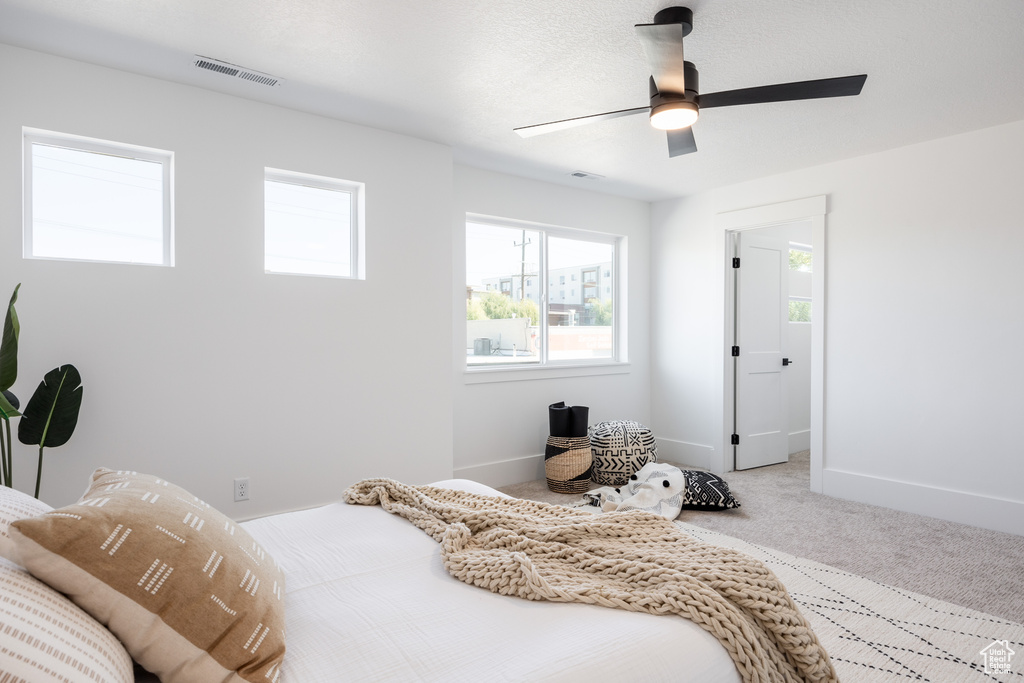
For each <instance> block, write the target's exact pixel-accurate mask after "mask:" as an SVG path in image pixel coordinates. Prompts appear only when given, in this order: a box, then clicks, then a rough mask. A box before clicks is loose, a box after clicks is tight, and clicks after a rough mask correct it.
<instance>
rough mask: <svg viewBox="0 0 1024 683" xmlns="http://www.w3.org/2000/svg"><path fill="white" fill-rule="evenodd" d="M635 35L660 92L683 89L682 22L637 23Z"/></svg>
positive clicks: (684, 84) (683, 90) (681, 91)
mask: <svg viewBox="0 0 1024 683" xmlns="http://www.w3.org/2000/svg"><path fill="white" fill-rule="evenodd" d="M634 28H636V37H637V38H639V39H640V44H641V45H643V48H644V54H645V55H647V64H648V65H649V66H650V69H651V77H652V78H654V84H655V85H656V86H657V88H658V92H660V93H677V94H680V95H682V94H683V93H684V92H686V82H685V80H684V77H683V25H682V24H637V25H636V26H635V27H634Z"/></svg>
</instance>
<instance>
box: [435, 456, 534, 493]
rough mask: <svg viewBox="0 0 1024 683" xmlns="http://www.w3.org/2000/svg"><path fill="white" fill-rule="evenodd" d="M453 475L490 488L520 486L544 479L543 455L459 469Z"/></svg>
mask: <svg viewBox="0 0 1024 683" xmlns="http://www.w3.org/2000/svg"><path fill="white" fill-rule="evenodd" d="M453 474H454V476H455V478H456V479H471V480H473V481H478V482H480V483H481V484H487V485H488V486H490V487H492V488H497V487H499V486H510V485H512V484H521V483H523V482H525V481H534V480H536V479H543V478H544V454H543V453H539V454H537V455H527V456H523V457H521V458H509V459H508V460H498V461H496V462H488V463H483V464H481V465H470V466H468V467H459V468H456V469H455V471H454V473H453Z"/></svg>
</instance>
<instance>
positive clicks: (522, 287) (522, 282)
mask: <svg viewBox="0 0 1024 683" xmlns="http://www.w3.org/2000/svg"><path fill="white" fill-rule="evenodd" d="M521 239H522V240H523V241H522V242H518V243H516V242H513V243H512V246H514V247H522V248H523V251H522V256H521V257H520V261H519V300H520V301H523V300H524V299H526V245H527V244H530V242H532V241H533V240H528V239H526V230H523V236H522V238H521Z"/></svg>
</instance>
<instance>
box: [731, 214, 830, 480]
mask: <svg viewBox="0 0 1024 683" xmlns="http://www.w3.org/2000/svg"><path fill="white" fill-rule="evenodd" d="M719 219H720V221H719V222H720V224H721V225H722V227H723V228H725V231H724V237H725V255H726V259H725V260H726V268H725V270H726V286H725V294H726V297H725V298H726V301H725V309H726V316H725V320H726V330H725V340H726V344H725V350H724V352H725V362H724V369H725V387H724V392H723V394H724V399H725V400H724V405H723V418H724V419H723V426H724V431H725V434H724V437H723V456H724V462H723V465H724V469H749V468H752V467H760V466H762V465H767V464H771V463H774V462H785V461H786V460H787V459H788V456H789V454H791V453H795V452H799V451H802V450H809V451H810V468H811V490H812V491H816V492H819V493H820V492H821V491H822V475H821V473H822V468H823V462H824V434H823V425H824V329H825V325H824V321H825V314H826V311H825V264H826V259H825V197H814V198H810V199H806V200H797V201H795V202H787V203H785V204H779V205H772V206H768V207H758V208H754V209H745V210H743V211H736V212H730V213H729V214H720V215H719ZM737 259H738V260H737ZM734 266H736V267H734ZM808 271H810V272H808ZM791 321H792V322H791ZM790 386H794V387H804V389H803V390H802V391H800V392H790V391H789V387H790ZM790 414H793V415H798V414H800V415H802V417H800V418H799V419H795V420H793V421H791V420H790Z"/></svg>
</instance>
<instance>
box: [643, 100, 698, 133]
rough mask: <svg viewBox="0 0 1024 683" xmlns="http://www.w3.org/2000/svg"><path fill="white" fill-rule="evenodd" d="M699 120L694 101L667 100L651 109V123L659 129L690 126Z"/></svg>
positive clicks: (676, 128) (675, 128)
mask: <svg viewBox="0 0 1024 683" xmlns="http://www.w3.org/2000/svg"><path fill="white" fill-rule="evenodd" d="M696 121H697V105H696V104H694V103H693V102H686V101H678V102H665V103H664V104H659V105H658V106H656V107H654V108H653V109H651V125H652V126H654V127H655V128H657V129H658V130H679V129H681V128H688V127H690V126H692V125H693V124H694V122H696Z"/></svg>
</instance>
